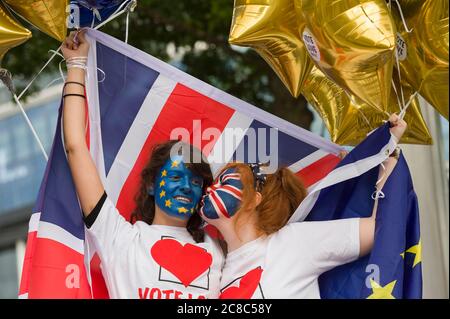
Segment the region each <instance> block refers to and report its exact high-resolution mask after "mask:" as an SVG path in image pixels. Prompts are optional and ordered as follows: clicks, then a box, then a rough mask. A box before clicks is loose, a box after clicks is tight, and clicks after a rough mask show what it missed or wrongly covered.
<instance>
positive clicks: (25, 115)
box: [13, 93, 48, 161]
mask: <svg viewBox="0 0 450 319" xmlns="http://www.w3.org/2000/svg"><path fill="white" fill-rule="evenodd" d="M13 96H14V100H15V101H16V103H17V105H18V106H19V109H20V111H21V112H22V115H23V116H24V118H25V121H26V122H27V124H28V126H29V128H30V130H31V132H32V133H33V136H34V138H35V139H36V142H37V143H38V145H39V148H40V149H41V152H42V155H44V157H45V160H46V161H48V155H47V152H46V151H45V149H44V146H43V145H42V142H41V140H40V139H39V136H38V135H37V133H36V131H35V129H34V127H33V124H31V121H30V119H29V118H28V115H27V113H26V112H25V110H24V109H23V106H22V104H21V103H20V101H19V98H18V96H17V95H16V94H14V93H13Z"/></svg>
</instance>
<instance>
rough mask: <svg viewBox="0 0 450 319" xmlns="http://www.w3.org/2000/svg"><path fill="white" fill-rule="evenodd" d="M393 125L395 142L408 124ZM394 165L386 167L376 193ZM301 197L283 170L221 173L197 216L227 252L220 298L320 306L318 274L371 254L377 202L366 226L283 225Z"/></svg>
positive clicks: (357, 221)
mask: <svg viewBox="0 0 450 319" xmlns="http://www.w3.org/2000/svg"><path fill="white" fill-rule="evenodd" d="M390 122H391V125H392V127H391V135H392V136H393V137H392V139H393V140H396V141H397V142H398V141H399V140H400V138H401V136H402V135H403V133H404V132H405V129H406V123H405V122H404V121H403V120H401V119H400V118H399V117H398V116H397V115H392V116H391V118H390ZM396 162H397V159H396V158H395V157H388V159H387V160H386V161H385V162H384V165H385V171H384V172H383V171H382V170H380V174H383V175H382V177H381V178H380V183H378V184H377V187H378V189H382V187H383V185H384V183H385V181H386V180H387V178H388V176H389V175H390V173H391V172H392V170H393V169H394V167H395V165H396ZM305 196H306V189H305V188H304V186H303V184H302V183H301V181H300V180H299V179H298V178H297V177H296V176H295V175H294V174H293V173H292V172H291V171H290V170H289V169H287V168H281V169H278V170H277V172H276V173H274V174H268V175H264V174H261V171H260V170H259V168H258V166H253V167H250V166H249V165H247V164H242V163H232V164H228V165H227V166H226V167H225V168H224V169H223V170H222V172H221V173H220V174H219V176H218V178H217V179H216V180H215V181H214V183H213V184H212V185H211V186H210V187H208V188H207V191H206V195H204V197H203V200H202V206H201V208H200V211H199V212H200V215H201V216H202V217H203V219H204V220H205V221H206V222H208V223H209V224H211V225H213V226H215V227H216V228H217V229H218V230H219V231H220V233H221V234H222V236H223V238H224V240H225V242H226V243H227V246H228V253H227V257H226V262H225V266H224V268H223V270H222V279H221V296H220V298H223V299H234V298H242V299H247V298H320V292H319V285H318V277H319V276H320V275H321V274H322V273H324V272H326V271H328V270H330V269H332V268H334V267H337V266H339V265H342V264H345V263H348V262H351V261H353V260H355V259H357V258H358V257H359V256H364V255H366V254H367V253H369V252H370V250H371V249H372V245H373V242H374V232H375V217H376V208H377V202H375V204H374V209H373V212H372V216H370V217H367V218H349V219H340V220H331V221H321V222H301V223H289V224H287V222H288V220H289V218H290V217H291V215H292V214H293V213H294V211H295V210H296V208H297V207H298V206H299V205H300V203H301V201H302V200H303V199H304V198H305Z"/></svg>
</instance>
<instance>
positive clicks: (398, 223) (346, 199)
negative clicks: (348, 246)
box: [307, 124, 422, 299]
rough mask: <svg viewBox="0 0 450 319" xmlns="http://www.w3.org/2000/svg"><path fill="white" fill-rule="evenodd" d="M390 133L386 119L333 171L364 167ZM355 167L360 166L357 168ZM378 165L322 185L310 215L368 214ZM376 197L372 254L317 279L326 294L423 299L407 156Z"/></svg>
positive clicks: (416, 218)
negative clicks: (347, 177) (359, 173)
mask: <svg viewBox="0 0 450 319" xmlns="http://www.w3.org/2000/svg"><path fill="white" fill-rule="evenodd" d="M389 138H390V132H389V126H388V124H385V125H384V126H382V127H380V128H379V129H378V130H376V131H375V132H374V133H372V134H371V135H369V137H367V138H366V140H365V141H363V142H362V143H361V144H360V145H358V146H357V147H356V148H354V149H353V150H352V152H350V153H349V154H348V155H347V156H346V157H345V158H344V160H342V162H341V163H340V164H339V165H338V166H337V167H336V168H335V170H334V171H339V170H340V169H342V168H343V167H344V166H345V167H349V166H352V165H354V166H355V167H360V166H358V165H361V163H363V162H364V161H367V160H370V157H371V156H372V154H371V152H376V151H377V150H378V149H380V147H381V146H382V145H385V144H386V143H387V141H388V140H389ZM355 169H356V170H357V169H358V168H355ZM378 171H379V166H375V167H373V168H371V169H370V170H368V171H366V172H364V173H363V174H361V175H359V176H356V177H354V178H351V179H348V180H345V181H343V182H340V183H338V184H334V185H332V186H329V187H327V188H325V189H322V190H321V192H320V194H319V197H318V199H317V201H316V203H315V205H314V206H313V208H312V210H311V212H310V213H309V215H308V217H307V220H312V221H320V220H330V219H340V218H352V217H369V216H370V215H371V214H372V209H373V205H374V200H373V199H372V194H373V193H374V191H375V184H376V181H377V178H378ZM382 192H383V194H384V196H381V197H382V198H379V199H378V209H377V218H376V226H375V242H374V246H373V249H372V251H371V253H370V254H369V255H367V256H365V257H362V258H359V259H358V260H356V261H354V262H352V263H349V264H346V265H342V266H340V267H337V268H335V269H332V270H331V271H328V272H326V273H324V274H323V275H322V276H321V277H320V278H319V285H320V292H321V297H322V298H332V299H334V298H352V299H360V298H370V299H372V298H376V299H394V298H395V299H399V298H405V299H417V298H422V263H421V248H422V246H421V241H420V227H419V209H418V202H417V196H416V194H415V192H414V187H413V183H412V180H411V175H410V172H409V168H408V165H407V163H406V160H405V158H404V157H403V155H401V156H400V158H399V161H398V163H397V165H396V166H395V168H394V170H393V172H392V173H391V175H390V176H389V178H388V180H387V181H386V183H385V185H384V187H383V189H382Z"/></svg>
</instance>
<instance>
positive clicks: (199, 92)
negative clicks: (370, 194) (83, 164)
mask: <svg viewBox="0 0 450 319" xmlns="http://www.w3.org/2000/svg"><path fill="white" fill-rule="evenodd" d="M87 36H88V40H89V42H90V44H91V46H90V51H89V57H88V68H89V70H88V72H87V73H88V75H87V86H86V95H87V104H86V108H87V110H88V121H87V122H88V125H87V133H86V140H87V143H88V146H89V149H90V152H91V155H92V157H93V159H94V162H95V164H96V166H97V169H98V171H99V174H100V177H101V179H102V182H103V185H104V187H105V189H106V192H107V194H108V196H109V198H110V199H111V200H112V201H113V202H114V203H115V204H116V207H117V208H118V210H119V212H120V213H121V214H122V215H123V216H124V217H125V218H126V219H129V217H130V214H131V212H132V211H133V210H134V208H135V203H134V195H135V194H136V192H137V189H138V184H139V178H140V172H141V171H142V169H143V167H144V165H145V164H146V162H147V160H148V158H149V155H150V152H151V150H152V147H153V146H154V145H155V144H157V143H160V142H163V141H166V140H168V139H170V138H171V137H173V136H171V133H172V132H173V131H176V130H178V131H180V128H181V129H182V130H181V131H182V132H187V133H188V135H187V136H188V139H189V140H188V141H189V142H190V143H191V144H193V145H196V146H199V147H200V148H201V149H202V151H203V152H204V154H205V155H206V156H208V157H209V158H213V157H214V156H215V155H217V154H218V153H220V154H221V156H220V157H221V158H222V159H223V161H222V162H221V163H217V162H212V163H211V167H212V170H213V172H217V171H218V170H219V169H220V168H221V167H222V165H223V164H224V163H226V162H227V161H230V160H232V159H234V158H235V157H236V154H238V153H239V152H240V151H244V152H243V153H244V154H246V152H245V150H246V149H248V148H249V139H248V137H246V134H241V135H240V136H238V139H237V140H235V141H234V144H233V145H231V146H230V145H229V143H228V144H227V143H224V140H225V139H226V134H225V133H226V131H227V129H228V130H229V129H240V130H241V131H242V132H244V133H246V132H248V131H249V130H253V131H254V132H256V139H255V140H254V141H252V143H254V145H256V149H255V150H252V152H253V153H256V154H264V151H266V153H265V154H267V151H270V147H271V145H270V144H272V146H274V145H276V146H277V148H278V152H277V159H276V161H277V165H278V166H287V167H289V168H290V169H292V171H294V172H295V174H297V175H298V176H299V177H300V178H301V179H302V180H303V182H304V183H305V184H306V185H307V186H312V185H314V184H316V183H317V182H319V181H320V180H321V179H322V178H323V177H324V176H326V175H327V174H328V172H330V171H331V170H332V169H333V168H334V167H335V166H336V165H337V163H338V162H339V157H338V156H337V155H336V154H338V153H339V152H340V151H341V148H340V147H339V146H337V145H335V144H333V143H331V142H328V141H326V140H324V139H322V138H321V137H319V136H316V135H314V134H312V133H311V132H309V131H306V130H304V129H302V128H299V127H297V126H295V125H293V124H291V123H289V122H287V121H284V120H282V119H280V118H277V117H275V116H273V115H271V114H269V113H267V112H265V111H263V110H261V109H259V108H257V107H255V106H252V105H250V104H248V103H246V102H244V101H242V100H240V99H238V98H236V97H233V96H231V95H229V94H227V93H225V92H223V91H221V90H219V89H217V88H214V87H212V86H211V85H209V84H207V83H204V82H202V81H200V80H198V79H196V78H194V77H192V76H190V75H188V74H186V73H184V72H182V71H180V70H178V69H177V68H175V67H173V66H171V65H169V64H167V63H164V62H162V61H160V60H158V59H156V58H154V57H152V56H150V55H148V54H146V53H144V52H142V51H140V50H138V49H136V48H133V47H131V46H129V45H127V44H125V43H123V42H121V41H119V40H117V39H115V38H112V37H110V36H108V35H106V34H103V33H101V32H99V31H94V30H89V31H88V34H87ZM100 70H101V71H100ZM59 112H60V114H59V121H58V125H57V128H56V133H55V138H54V142H53V146H52V151H51V154H50V159H49V162H48V164H47V167H46V171H45V175H44V178H43V181H42V184H41V187H40V191H39V195H38V198H37V201H36V204H35V206H34V209H33V214H32V216H31V219H30V224H29V233H28V242H27V249H26V256H25V260H24V267H23V272H22V280H21V285H20V289H19V297H21V298H108V291H107V289H106V285H105V282H104V280H103V276H102V273H101V268H100V259H99V257H98V255H97V254H96V251H95V247H94V246H93V245H92V244H91V242H90V241H89V238H87V236H86V232H85V226H84V223H83V219H82V213H81V209H80V205H79V202H78V198H77V195H76V192H75V188H74V184H73V180H72V177H71V173H70V170H69V167H68V164H67V160H66V154H65V151H64V145H63V139H62V127H61V125H62V124H61V108H60V111H59ZM270 128H272V129H276V131H277V135H276V140H272V141H270V142H269V143H266V145H264V144H262V143H260V142H261V141H263V140H267V139H268V133H267V132H268V131H267V130H268V129H270ZM211 132H219V134H211ZM261 132H262V133H261ZM265 135H267V136H265ZM261 145H263V146H261ZM262 148H263V149H262ZM253 155H255V154H246V155H245V160H248V159H249V158H250V157H252V156H253ZM253 157H254V159H255V160H256V161H260V158H259V157H260V155H257V156H253Z"/></svg>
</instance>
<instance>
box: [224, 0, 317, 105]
mask: <svg viewBox="0 0 450 319" xmlns="http://www.w3.org/2000/svg"><path fill="white" fill-rule="evenodd" d="M302 25H303V26H304V21H303V20H302V19H297V17H296V14H295V10H294V3H293V0H235V2H234V10H233V20H232V23H231V30H230V36H229V42H230V43H231V44H234V45H239V46H244V47H251V48H253V49H254V50H255V51H256V52H258V54H259V55H260V56H261V57H262V58H263V59H264V60H265V61H266V62H267V63H268V64H269V65H270V66H271V67H272V69H273V70H274V71H275V73H276V74H277V75H278V77H279V78H280V79H281V81H282V82H283V83H284V85H285V86H286V87H287V88H288V90H289V92H290V93H291V94H292V95H293V96H294V97H298V96H299V95H300V89H301V86H302V83H303V81H304V79H305V78H306V76H307V75H308V73H309V71H310V70H311V67H312V65H313V64H312V61H310V59H309V57H308V53H307V52H306V49H305V46H304V44H303V42H302V40H301V38H300V36H299V34H298V28H299V27H301V26H302Z"/></svg>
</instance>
